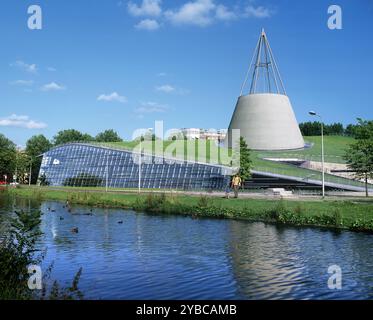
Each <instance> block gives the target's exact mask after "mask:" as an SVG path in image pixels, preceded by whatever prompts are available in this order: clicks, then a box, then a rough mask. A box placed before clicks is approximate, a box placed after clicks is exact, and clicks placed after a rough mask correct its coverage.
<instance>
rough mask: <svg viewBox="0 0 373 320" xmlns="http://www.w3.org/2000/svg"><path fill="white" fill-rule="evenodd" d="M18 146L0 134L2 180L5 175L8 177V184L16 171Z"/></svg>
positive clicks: (0, 176)
mask: <svg viewBox="0 0 373 320" xmlns="http://www.w3.org/2000/svg"><path fill="white" fill-rule="evenodd" d="M15 160H16V145H15V144H14V143H13V142H12V141H10V140H9V139H8V138H7V137H5V136H4V135H3V134H1V133H0V180H3V179H4V175H7V176H8V182H9V181H10V180H11V178H12V175H13V173H14V170H15Z"/></svg>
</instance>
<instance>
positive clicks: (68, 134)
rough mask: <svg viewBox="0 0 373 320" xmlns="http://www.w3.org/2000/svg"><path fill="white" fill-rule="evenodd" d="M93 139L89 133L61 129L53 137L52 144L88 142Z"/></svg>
mask: <svg viewBox="0 0 373 320" xmlns="http://www.w3.org/2000/svg"><path fill="white" fill-rule="evenodd" d="M94 140H95V139H94V138H93V137H92V136H90V135H89V134H86V133H85V134H84V133H81V132H80V131H78V130H75V129H68V130H62V131H59V132H58V133H57V135H55V136H54V138H53V144H54V145H60V144H65V143H70V142H90V141H94Z"/></svg>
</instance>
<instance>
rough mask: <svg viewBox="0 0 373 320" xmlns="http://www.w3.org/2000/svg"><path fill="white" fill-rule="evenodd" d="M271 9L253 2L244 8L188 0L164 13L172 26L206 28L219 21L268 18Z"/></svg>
mask: <svg viewBox="0 0 373 320" xmlns="http://www.w3.org/2000/svg"><path fill="white" fill-rule="evenodd" d="M273 14H274V11H273V10H272V9H269V8H267V7H264V6H255V5H254V0H252V1H250V3H249V4H248V5H247V6H246V7H243V6H239V5H237V6H234V7H228V6H225V5H223V4H221V3H219V1H216V0H190V1H188V2H186V3H184V4H183V5H181V6H180V7H179V8H176V9H168V10H166V11H165V12H164V17H165V19H166V20H168V21H169V22H171V23H172V24H174V25H194V26H199V27H206V26H209V25H211V24H213V23H216V22H219V21H232V20H238V19H243V18H269V17H271V16H272V15H273Z"/></svg>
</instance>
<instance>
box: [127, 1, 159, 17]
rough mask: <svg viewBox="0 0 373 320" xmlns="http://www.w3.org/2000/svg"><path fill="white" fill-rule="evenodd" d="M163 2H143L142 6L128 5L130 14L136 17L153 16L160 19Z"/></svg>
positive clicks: (130, 3) (131, 3)
mask: <svg viewBox="0 0 373 320" xmlns="http://www.w3.org/2000/svg"><path fill="white" fill-rule="evenodd" d="M161 2H162V1H161V0H143V1H142V3H141V4H140V5H137V4H136V3H133V2H129V3H128V12H129V13H130V14H131V15H133V16H135V17H140V16H152V17H158V16H160V15H161V13H162V8H161Z"/></svg>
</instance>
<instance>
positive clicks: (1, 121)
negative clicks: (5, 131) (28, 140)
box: [0, 114, 47, 129]
mask: <svg viewBox="0 0 373 320" xmlns="http://www.w3.org/2000/svg"><path fill="white" fill-rule="evenodd" d="M0 126H2V127H18V128H26V129H43V128H46V127H47V125H46V124H45V123H44V122H39V121H34V120H31V119H30V117H29V116H24V115H22V116H18V115H16V114H12V115H10V116H9V117H6V118H0Z"/></svg>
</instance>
